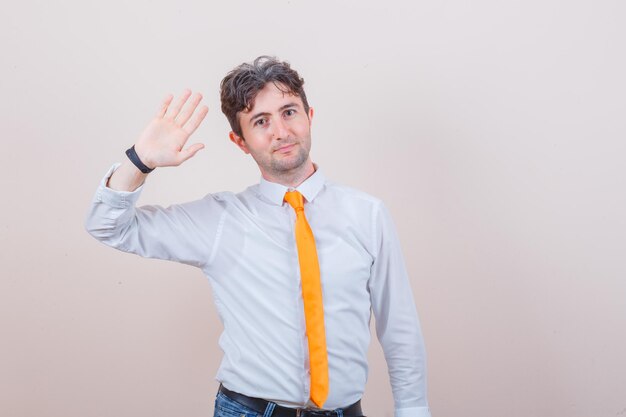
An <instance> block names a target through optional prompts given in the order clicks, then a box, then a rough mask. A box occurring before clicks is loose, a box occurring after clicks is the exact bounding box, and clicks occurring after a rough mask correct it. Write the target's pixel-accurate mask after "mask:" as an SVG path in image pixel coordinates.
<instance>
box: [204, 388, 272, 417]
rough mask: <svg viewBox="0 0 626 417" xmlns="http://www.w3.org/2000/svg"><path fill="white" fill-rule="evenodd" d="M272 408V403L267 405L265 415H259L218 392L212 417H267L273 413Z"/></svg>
mask: <svg viewBox="0 0 626 417" xmlns="http://www.w3.org/2000/svg"><path fill="white" fill-rule="evenodd" d="M274 406H275V404H274V403H269V405H268V407H267V409H266V410H265V413H264V414H259V413H258V412H256V411H254V410H252V409H250V408H248V407H246V406H245V405H241V404H239V403H238V402H237V401H233V400H231V399H230V398H228V397H227V396H225V395H224V394H222V393H221V392H218V393H217V397H216V398H215V413H214V414H213V417H269V416H271V415H272V411H274Z"/></svg>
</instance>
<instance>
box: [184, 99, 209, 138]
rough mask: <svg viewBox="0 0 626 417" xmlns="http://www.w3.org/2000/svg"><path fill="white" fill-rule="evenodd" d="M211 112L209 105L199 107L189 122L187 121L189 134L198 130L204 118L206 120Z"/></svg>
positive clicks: (185, 128)
mask: <svg viewBox="0 0 626 417" xmlns="http://www.w3.org/2000/svg"><path fill="white" fill-rule="evenodd" d="M208 112H209V108H208V107H207V106H202V107H200V108H199V109H198V111H197V112H196V113H195V114H194V115H193V117H192V118H191V120H189V123H187V124H186V125H185V127H184V130H185V132H187V133H188V134H190V135H191V134H192V133H193V132H195V131H196V129H197V128H198V126H200V123H202V120H204V118H205V116H206V115H207V113H208Z"/></svg>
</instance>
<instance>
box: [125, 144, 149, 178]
mask: <svg viewBox="0 0 626 417" xmlns="http://www.w3.org/2000/svg"><path fill="white" fill-rule="evenodd" d="M126 156H127V157H128V159H129V160H130V161H131V162H132V163H133V165H135V166H136V167H137V169H138V170H139V171H141V172H142V173H144V174H148V173H150V172H152V171H153V170H154V168H155V166H154V165H151V164H150V161H147V160H146V159H147V158H146V157H145V156H140V155H139V153H137V150H136V149H135V145H133V146H131V147H130V148H128V149H127V150H126Z"/></svg>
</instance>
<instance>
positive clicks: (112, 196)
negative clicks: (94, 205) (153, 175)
mask: <svg viewBox="0 0 626 417" xmlns="http://www.w3.org/2000/svg"><path fill="white" fill-rule="evenodd" d="M120 165H122V164H121V163H120V162H117V163H115V164H113V166H111V168H109V170H108V171H107V173H106V174H105V175H104V177H103V178H102V180H101V181H100V185H99V186H98V191H97V192H96V201H97V202H99V203H104V204H106V205H108V206H111V207H113V208H120V209H125V208H128V207H131V206H133V205H135V203H136V202H137V200H138V199H139V195H140V194H141V191H142V190H143V184H141V185H140V186H139V187H137V189H136V190H135V191H117V190H113V189H112V188H109V187H107V186H106V184H107V181H108V180H109V178H111V175H113V172H115V170H116V169H117V168H118V167H119V166H120Z"/></svg>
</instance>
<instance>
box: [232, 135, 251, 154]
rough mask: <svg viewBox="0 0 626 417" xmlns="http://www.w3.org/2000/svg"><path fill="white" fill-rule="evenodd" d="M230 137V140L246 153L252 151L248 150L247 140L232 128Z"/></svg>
mask: <svg viewBox="0 0 626 417" xmlns="http://www.w3.org/2000/svg"><path fill="white" fill-rule="evenodd" d="M228 137H229V138H230V141H231V142H232V143H234V144H235V145H237V146H238V147H239V149H241V150H242V151H244V153H246V154H249V153H250V151H249V150H248V145H247V144H246V141H245V140H244V139H243V138H242V137H241V136H238V135H237V134H236V133H235V132H233V131H232V130H231V131H230V133H229V134H228Z"/></svg>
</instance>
